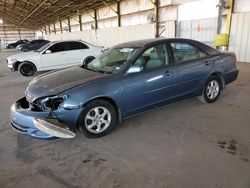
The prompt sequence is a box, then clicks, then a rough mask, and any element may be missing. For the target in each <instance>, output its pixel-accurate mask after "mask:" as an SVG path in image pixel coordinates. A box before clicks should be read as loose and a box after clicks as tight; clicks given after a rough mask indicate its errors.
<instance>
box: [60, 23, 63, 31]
mask: <svg viewBox="0 0 250 188" xmlns="http://www.w3.org/2000/svg"><path fill="white" fill-rule="evenodd" d="M60 30H61V33H62V32H63V30H62V21H61V20H60Z"/></svg>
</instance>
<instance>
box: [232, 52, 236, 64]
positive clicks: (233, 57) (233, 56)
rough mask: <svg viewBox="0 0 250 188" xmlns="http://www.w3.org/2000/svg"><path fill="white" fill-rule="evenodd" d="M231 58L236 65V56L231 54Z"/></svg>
mask: <svg viewBox="0 0 250 188" xmlns="http://www.w3.org/2000/svg"><path fill="white" fill-rule="evenodd" d="M231 57H232V59H233V61H234V63H237V58H236V54H235V53H233V54H232V55H231Z"/></svg>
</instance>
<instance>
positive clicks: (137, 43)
mask: <svg viewBox="0 0 250 188" xmlns="http://www.w3.org/2000/svg"><path fill="white" fill-rule="evenodd" d="M173 40H174V41H180V42H184V41H189V42H198V43H200V42H199V41H195V40H192V39H187V38H152V39H144V40H135V41H131V42H125V43H122V44H119V45H117V46H133V45H135V46H145V45H149V44H154V43H158V42H164V41H165V42H167V41H173Z"/></svg>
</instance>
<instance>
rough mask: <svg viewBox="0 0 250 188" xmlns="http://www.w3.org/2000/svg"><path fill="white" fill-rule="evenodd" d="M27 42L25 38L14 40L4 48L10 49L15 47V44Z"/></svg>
mask: <svg viewBox="0 0 250 188" xmlns="http://www.w3.org/2000/svg"><path fill="white" fill-rule="evenodd" d="M27 42H29V41H28V40H26V39H23V40H18V41H16V42H14V43H10V44H8V45H7V46H6V48H8V49H12V48H15V47H17V46H18V45H20V44H25V43H27Z"/></svg>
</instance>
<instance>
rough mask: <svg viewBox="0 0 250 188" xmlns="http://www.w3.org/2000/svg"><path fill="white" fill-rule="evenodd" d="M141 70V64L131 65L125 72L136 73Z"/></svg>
mask: <svg viewBox="0 0 250 188" xmlns="http://www.w3.org/2000/svg"><path fill="white" fill-rule="evenodd" d="M141 71H143V67H142V66H139V65H133V66H131V67H130V68H129V69H128V71H127V73H128V74H131V73H137V72H141Z"/></svg>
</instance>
